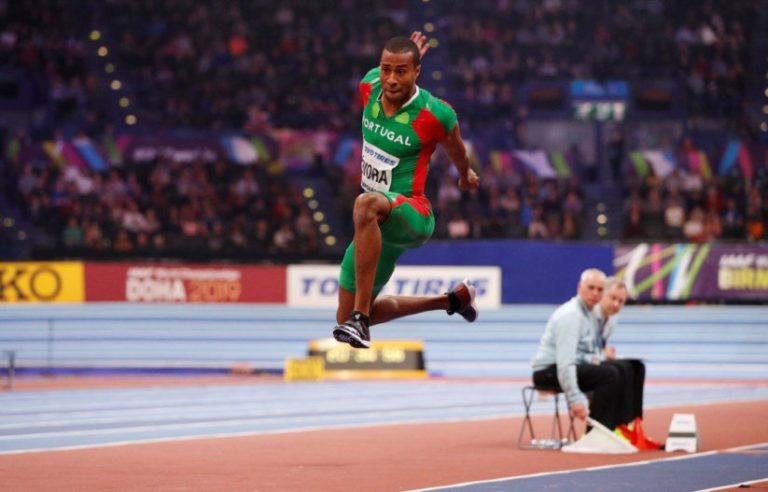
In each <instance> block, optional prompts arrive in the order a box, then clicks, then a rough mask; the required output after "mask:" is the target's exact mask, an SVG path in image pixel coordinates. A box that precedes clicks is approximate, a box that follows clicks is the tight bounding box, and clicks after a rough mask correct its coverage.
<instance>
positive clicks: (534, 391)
mask: <svg viewBox="0 0 768 492" xmlns="http://www.w3.org/2000/svg"><path fill="white" fill-rule="evenodd" d="M522 393H523V407H524V408H525V417H524V418H523V424H522V426H521V427H520V434H519V435H518V436H517V447H518V448H520V449H560V448H561V447H563V446H565V445H566V444H568V443H571V442H574V441H575V440H576V428H575V427H574V423H573V416H572V415H571V414H570V413H569V412H568V411H567V404H566V413H567V415H568V418H569V420H570V425H569V426H568V432H567V433H565V434H563V425H562V423H561V422H560V395H561V394H562V393H563V390H562V389H560V388H559V387H554V388H550V387H542V386H525V387H524V388H523V391H522ZM536 395H539V396H542V397H543V396H551V397H553V399H554V401H555V408H554V410H555V414H554V416H553V417H552V427H551V430H550V434H549V438H546V439H540V438H537V437H536V433H535V431H534V426H533V421H532V420H531V407H532V406H533V400H534V397H535V396H536ZM526 430H527V431H528V437H526Z"/></svg>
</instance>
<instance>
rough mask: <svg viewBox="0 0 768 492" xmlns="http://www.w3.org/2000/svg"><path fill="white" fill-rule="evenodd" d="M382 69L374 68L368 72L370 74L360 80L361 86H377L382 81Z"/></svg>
mask: <svg viewBox="0 0 768 492" xmlns="http://www.w3.org/2000/svg"><path fill="white" fill-rule="evenodd" d="M380 74H381V68H380V67H374V68H372V69H370V70H368V73H366V74H365V76H363V78H362V79H361V80H360V84H376V83H378V82H379V80H380V78H379V77H380Z"/></svg>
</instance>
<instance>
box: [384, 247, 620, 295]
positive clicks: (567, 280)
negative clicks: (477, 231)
mask: <svg viewBox="0 0 768 492" xmlns="http://www.w3.org/2000/svg"><path fill="white" fill-rule="evenodd" d="M612 261H613V245H608V244H585V243H566V242H555V241H530V240H529V241H498V240H485V241H483V240H463V241H430V242H428V243H427V244H425V245H424V246H422V247H420V248H415V249H409V250H408V251H406V252H405V253H403V256H402V257H401V258H400V260H399V262H398V268H400V266H401V265H435V264H438V265H451V266H450V267H444V268H446V269H448V270H451V269H455V268H456V266H459V265H461V266H466V267H470V269H469V270H468V271H469V272H471V271H472V269H474V268H476V267H474V266H472V265H487V266H495V267H498V268H499V269H501V285H503V286H504V288H503V290H502V292H501V296H502V297H501V302H502V303H504V304H560V303H562V302H565V301H567V300H568V299H570V298H571V297H573V296H574V295H575V294H576V284H578V283H579V276H580V275H581V272H583V271H584V270H586V269H587V268H599V269H601V270H602V271H604V272H605V273H611V272H612V269H613V266H612ZM469 277H470V278H473V275H472V274H471V273H470V274H469Z"/></svg>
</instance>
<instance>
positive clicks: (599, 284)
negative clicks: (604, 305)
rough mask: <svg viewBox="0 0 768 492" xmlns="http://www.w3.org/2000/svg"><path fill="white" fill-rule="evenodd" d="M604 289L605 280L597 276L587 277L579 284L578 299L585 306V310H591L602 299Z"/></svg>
mask: <svg viewBox="0 0 768 492" xmlns="http://www.w3.org/2000/svg"><path fill="white" fill-rule="evenodd" d="M604 287H605V278H604V277H602V276H600V275H598V274H591V275H587V277H586V278H585V279H584V280H582V281H581V282H579V289H578V293H579V297H581V300H582V301H584V304H586V305H587V308H589V309H590V310H592V308H593V307H595V305H596V304H597V303H598V302H600V299H602V297H603V288H604Z"/></svg>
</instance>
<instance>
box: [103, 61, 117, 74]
mask: <svg viewBox="0 0 768 492" xmlns="http://www.w3.org/2000/svg"><path fill="white" fill-rule="evenodd" d="M104 71H105V72H107V73H112V72H114V71H115V66H114V65H113V64H111V63H107V64H106V65H104Z"/></svg>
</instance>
